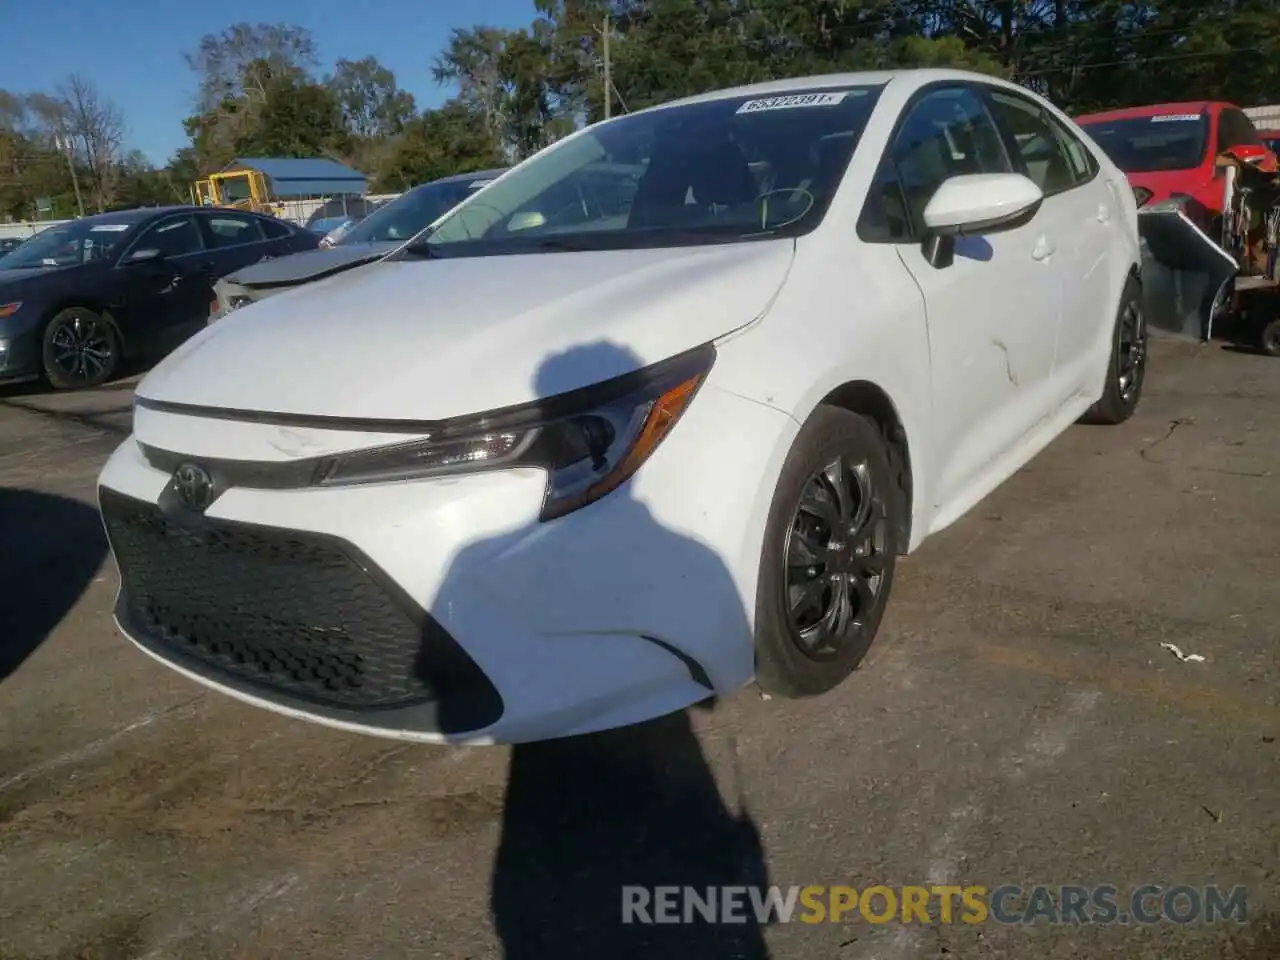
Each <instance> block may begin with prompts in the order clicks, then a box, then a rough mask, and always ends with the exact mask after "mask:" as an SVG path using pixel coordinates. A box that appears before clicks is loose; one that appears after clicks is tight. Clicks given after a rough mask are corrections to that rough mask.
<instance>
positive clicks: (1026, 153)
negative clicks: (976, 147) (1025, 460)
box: [987, 87, 1122, 410]
mask: <svg viewBox="0 0 1280 960" xmlns="http://www.w3.org/2000/svg"><path fill="white" fill-rule="evenodd" d="M987 99H988V102H989V103H990V105H991V111H992V113H993V115H994V116H995V118H996V121H997V122H998V123H999V124H1000V127H1001V128H1002V130H1003V131H1004V134H1005V137H1006V142H1008V143H1009V145H1010V147H1011V150H1012V152H1013V153H1014V156H1015V159H1016V162H1017V164H1018V167H1019V169H1020V171H1021V172H1022V173H1024V174H1026V176H1028V177H1030V178H1031V179H1032V180H1033V181H1035V183H1036V185H1037V186H1038V187H1039V188H1040V189H1041V190H1042V191H1043V192H1044V196H1045V200H1044V205H1043V206H1042V207H1041V208H1040V213H1039V214H1038V215H1037V219H1041V218H1043V225H1044V229H1046V230H1048V231H1050V232H1051V233H1052V236H1053V238H1054V243H1055V246H1056V248H1057V249H1056V250H1055V252H1054V253H1053V254H1052V257H1051V260H1052V259H1055V258H1056V260H1057V271H1058V273H1059V274H1060V276H1061V278H1062V286H1061V288H1060V298H1061V304H1062V309H1061V316H1060V318H1059V321H1058V327H1057V329H1058V333H1057V342H1056V343H1055V345H1054V359H1053V380H1054V386H1053V391H1052V392H1053V409H1055V410H1056V409H1058V408H1059V407H1061V406H1062V405H1064V404H1066V403H1069V402H1070V401H1071V400H1073V399H1075V398H1077V397H1079V396H1081V395H1082V394H1083V393H1084V392H1085V391H1086V390H1087V389H1092V388H1093V387H1094V386H1095V385H1096V384H1097V381H1098V371H1097V369H1095V368H1096V365H1097V357H1098V347H1099V337H1100V336H1105V333H1104V330H1106V329H1110V327H1111V326H1113V324H1114V321H1115V313H1116V304H1115V303H1113V302H1111V301H1112V299H1113V296H1112V291H1113V290H1117V289H1118V287H1117V286H1116V284H1115V282H1114V280H1113V278H1112V277H1111V276H1110V270H1111V260H1112V258H1111V252H1112V250H1111V243H1112V232H1113V230H1115V229H1116V227H1117V226H1118V223H1117V222H1113V221H1118V219H1119V218H1120V217H1121V216H1122V213H1121V211H1120V209H1119V206H1118V201H1117V199H1116V196H1115V194H1114V193H1112V191H1111V190H1110V189H1108V187H1107V185H1106V182H1105V181H1104V180H1103V178H1102V177H1100V176H1098V165H1097V163H1096V162H1095V161H1094V160H1093V158H1092V156H1091V155H1090V153H1089V150H1088V149H1087V148H1086V147H1085V146H1084V144H1083V143H1081V142H1080V141H1079V139H1077V138H1076V137H1075V135H1074V134H1072V133H1070V132H1069V131H1068V130H1067V128H1066V127H1065V126H1064V125H1063V124H1062V123H1061V122H1059V121H1058V119H1057V118H1055V117H1054V116H1053V114H1052V113H1050V112H1049V111H1048V110H1046V109H1045V108H1044V107H1043V106H1041V105H1040V104H1039V103H1037V102H1036V101H1034V100H1032V99H1031V98H1029V97H1024V96H1022V95H1021V94H1018V93H1015V92H1013V91H1010V90H1007V89H1005V88H996V87H988V88H987Z"/></svg>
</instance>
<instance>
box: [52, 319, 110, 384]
mask: <svg viewBox="0 0 1280 960" xmlns="http://www.w3.org/2000/svg"><path fill="white" fill-rule="evenodd" d="M41 356H42V359H43V364H44V375H45V379H46V380H48V381H49V385H50V386H52V387H53V388H54V389H56V390H83V389H85V388H88V387H96V386H99V385H101V384H103V383H106V382H107V381H108V380H110V379H111V377H112V376H114V375H115V372H116V370H117V369H118V368H119V366H120V341H119V338H118V337H117V336H116V332H115V328H114V327H113V326H112V325H111V323H110V322H109V321H108V320H106V319H105V318H104V317H102V316H100V315H99V314H97V313H94V312H93V311H92V310H90V309H88V308H87V307H68V308H67V309H66V310H60V311H59V312H58V313H56V314H54V316H53V317H52V318H51V319H50V320H49V322H48V323H47V324H46V325H45V328H44V338H43V345H42V353H41Z"/></svg>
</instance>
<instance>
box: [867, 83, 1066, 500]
mask: <svg viewBox="0 0 1280 960" xmlns="http://www.w3.org/2000/svg"><path fill="white" fill-rule="evenodd" d="M886 160H891V161H892V164H893V167H894V169H895V171H896V175H897V177H898V179H899V182H900V184H901V187H902V192H903V196H904V199H905V201H906V205H907V211H908V216H909V218H910V222H911V231H912V232H911V236H912V238H913V239H914V240H916V241H918V240H919V239H920V238H921V237H922V236H923V232H924V208H925V206H926V205H927V204H928V202H929V200H930V199H931V198H932V196H933V194H934V192H935V191H936V190H937V188H938V187H939V186H941V184H942V183H943V181H944V180H946V179H947V178H949V177H952V176H957V175H960V174H968V173H1008V172H1012V171H1014V170H1015V167H1014V164H1013V161H1012V160H1011V159H1010V157H1009V153H1008V149H1007V147H1006V144H1005V142H1004V140H1003V138H1002V137H1001V135H1000V132H999V130H998V128H997V127H996V125H995V123H994V121H993V120H992V118H991V115H990V113H989V112H988V110H987V107H986V105H985V104H984V102H983V100H982V97H981V95H980V94H979V92H978V91H977V90H976V89H974V88H973V87H971V86H968V85H957V86H947V87H942V88H938V89H935V90H932V91H930V92H928V93H927V94H925V95H924V96H923V97H922V99H920V100H919V101H918V102H916V103H915V104H914V105H913V106H911V107H910V108H909V109H908V113H907V115H906V116H905V117H904V119H903V122H902V125H901V127H900V130H899V132H898V134H897V135H896V137H895V140H894V143H893V145H892V146H891V148H890V151H889V154H888V156H887V157H886ZM1055 242H1056V238H1055V236H1054V234H1053V231H1052V230H1050V229H1047V227H1046V224H1045V223H1044V220H1043V219H1042V218H1041V217H1040V216H1039V215H1037V216H1036V217H1035V218H1033V219H1032V220H1031V221H1030V222H1029V223H1026V224H1024V225H1022V226H1019V227H1016V228H1014V229H1010V230H1006V231H1004V232H999V233H994V234H991V235H989V236H985V237H965V238H960V239H959V240H958V241H957V243H956V255H955V259H954V261H953V262H952V263H951V264H950V265H949V266H946V267H943V268H938V267H934V266H932V265H931V264H930V263H929V261H928V260H927V259H926V258H925V256H924V254H923V252H922V249H921V245H920V243H919V242H914V243H911V244H900V245H899V246H898V254H899V256H900V257H901V258H902V262H903V264H904V265H905V266H906V268H907V270H909V271H910V273H911V275H912V277H913V278H914V279H915V281H916V284H917V285H918V286H919V287H920V290H921V292H922V293H923V294H924V297H925V302H926V309H927V311H928V325H929V345H930V353H931V362H932V389H933V396H932V406H933V431H932V433H933V438H932V439H933V443H934V449H935V450H936V451H937V457H938V460H937V467H938V473H937V481H936V484H935V487H934V503H933V507H934V509H935V510H937V511H938V513H937V515H936V517H937V519H936V523H937V524H938V525H945V524H946V523H949V522H950V521H951V520H952V519H954V518H955V516H957V515H958V514H959V513H962V512H963V511H964V510H967V509H968V508H969V507H970V506H972V504H973V502H975V501H976V500H977V499H979V498H980V497H982V496H983V495H985V493H986V492H987V491H988V490H989V489H990V488H991V487H992V486H994V485H995V483H998V482H999V480H1001V479H1003V477H1002V476H997V474H999V472H1000V471H1001V469H1002V467H1003V464H1005V463H1006V462H1008V459H1009V456H1010V455H1011V454H1012V453H1013V452H1014V450H1015V449H1016V447H1017V446H1018V445H1019V443H1020V442H1021V441H1023V440H1024V439H1025V438H1026V437H1027V436H1028V434H1030V433H1031V432H1032V431H1033V430H1034V429H1035V428H1036V427H1037V426H1039V425H1040V424H1042V423H1043V422H1044V421H1045V420H1046V419H1047V418H1048V415H1049V412H1050V409H1051V406H1052V404H1051V399H1050V383H1051V372H1052V367H1053V348H1054V341H1055V339H1056V336H1057V324H1058V316H1059V307H1058V303H1059V298H1060V296H1061V293H1062V286H1063V276H1062V273H1061V271H1060V270H1059V269H1058V260H1057V259H1056V257H1055V256H1054V254H1055V247H1054V244H1055Z"/></svg>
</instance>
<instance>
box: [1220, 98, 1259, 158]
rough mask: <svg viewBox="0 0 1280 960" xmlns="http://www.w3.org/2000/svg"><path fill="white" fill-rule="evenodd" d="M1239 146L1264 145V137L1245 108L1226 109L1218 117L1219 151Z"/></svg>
mask: <svg viewBox="0 0 1280 960" xmlns="http://www.w3.org/2000/svg"><path fill="white" fill-rule="evenodd" d="M1239 146H1254V147H1259V146H1262V138H1261V137H1259V136H1258V131H1257V129H1255V127H1254V126H1253V121H1252V120H1250V119H1249V118H1248V117H1247V116H1245V113H1244V111H1243V110H1235V109H1232V108H1227V109H1224V110H1223V111H1222V113H1221V115H1220V116H1219V117H1218V153H1222V152H1223V151H1225V150H1230V149H1231V148H1232V147H1239Z"/></svg>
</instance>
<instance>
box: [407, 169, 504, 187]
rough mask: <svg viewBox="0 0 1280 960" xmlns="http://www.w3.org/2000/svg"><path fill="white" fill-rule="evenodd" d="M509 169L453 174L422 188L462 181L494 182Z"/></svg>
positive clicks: (426, 184)
mask: <svg viewBox="0 0 1280 960" xmlns="http://www.w3.org/2000/svg"><path fill="white" fill-rule="evenodd" d="M510 169H511V168H510V167H502V168H501V169H498V170H476V171H474V172H472V173H454V174H450V175H449V176H447V177H440V178H439V179H438V180H432V181H430V182H428V183H424V184H422V186H424V187H430V186H434V185H435V184H437V183H459V182H461V181H464V180H496V179H497V178H498V177H500V176H502V175H503V174H504V173H506V172H507V171H508V170H510Z"/></svg>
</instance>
